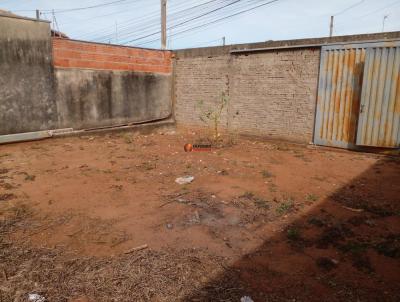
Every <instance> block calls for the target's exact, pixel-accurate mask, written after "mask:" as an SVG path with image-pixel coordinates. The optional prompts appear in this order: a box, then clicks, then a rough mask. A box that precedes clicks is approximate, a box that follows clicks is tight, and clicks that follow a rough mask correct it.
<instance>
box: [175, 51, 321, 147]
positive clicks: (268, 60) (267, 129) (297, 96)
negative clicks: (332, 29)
mask: <svg viewBox="0 0 400 302" xmlns="http://www.w3.org/2000/svg"><path fill="white" fill-rule="evenodd" d="M319 56H320V53H319V48H309V49H299V50H280V51H269V52H262V53H255V54H248V55H230V54H224V55H218V56H211V57H210V56H195V57H181V58H179V57H178V58H177V59H176V63H175V65H176V70H175V73H176V76H175V94H176V96H175V98H176V99H175V104H176V105H175V111H176V114H175V116H176V121H177V124H178V126H182V127H188V126H189V127H190V126H194V127H198V126H205V124H204V123H203V122H202V121H201V120H200V119H199V115H200V110H199V108H198V105H197V104H198V103H199V101H203V102H204V103H205V104H206V106H205V107H208V108H215V107H216V106H217V103H218V100H219V97H220V95H221V93H222V92H224V93H225V94H226V95H228V106H227V108H226V110H225V112H224V115H223V117H222V119H221V125H223V126H225V127H226V128H227V129H229V130H231V131H234V132H235V133H240V134H248V135H257V136H263V137H271V138H276V139H284V140H291V141H299V142H310V141H311V140H312V134H313V128H314V114H315V102H316V93H317V86H318V70H319Z"/></svg>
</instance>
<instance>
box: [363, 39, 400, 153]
mask: <svg viewBox="0 0 400 302" xmlns="http://www.w3.org/2000/svg"><path fill="white" fill-rule="evenodd" d="M357 145H360V146H374V147H387V148H398V147H400V42H398V43H394V44H392V45H390V46H389V45H377V46H374V47H370V48H368V49H367V53H366V60H365V70H364V81H363V85H362V95H361V106H360V115H359V123H358V132H357Z"/></svg>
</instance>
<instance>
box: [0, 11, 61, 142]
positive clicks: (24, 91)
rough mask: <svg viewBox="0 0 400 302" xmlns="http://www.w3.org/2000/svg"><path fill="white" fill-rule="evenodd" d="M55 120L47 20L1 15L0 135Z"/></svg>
mask: <svg viewBox="0 0 400 302" xmlns="http://www.w3.org/2000/svg"><path fill="white" fill-rule="evenodd" d="M57 121H58V117H57V107H56V102H55V98H54V78H53V66H52V59H51V38H50V26H49V24H48V23H46V22H38V21H32V20H25V19H17V18H13V17H6V16H0V135H2V134H14V133H21V132H30V131H38V130H45V129H51V128H54V127H56V126H57Z"/></svg>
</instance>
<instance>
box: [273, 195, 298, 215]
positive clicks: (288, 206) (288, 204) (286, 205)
mask: <svg viewBox="0 0 400 302" xmlns="http://www.w3.org/2000/svg"><path fill="white" fill-rule="evenodd" d="M293 207H294V201H293V199H292V198H288V199H287V200H286V201H284V202H283V203H281V204H280V205H279V206H278V207H277V208H276V213H278V215H283V214H286V213H288V212H290V211H291V210H292V209H293Z"/></svg>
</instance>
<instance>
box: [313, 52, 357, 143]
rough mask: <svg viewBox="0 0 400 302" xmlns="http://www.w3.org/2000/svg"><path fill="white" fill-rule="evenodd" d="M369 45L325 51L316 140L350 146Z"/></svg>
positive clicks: (322, 62)
mask: <svg viewBox="0 0 400 302" xmlns="http://www.w3.org/2000/svg"><path fill="white" fill-rule="evenodd" d="M364 59H365V48H346V47H339V48H334V47H326V48H323V50H322V57H321V69H320V82H319V88H318V101H317V120H316V132H315V136H316V137H315V139H316V143H318V144H322V145H328V146H338V147H349V145H350V144H352V143H353V142H354V140H355V135H356V128H357V118H358V108H359V104H360V94H361V92H360V87H361V82H362V76H363V69H364Z"/></svg>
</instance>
